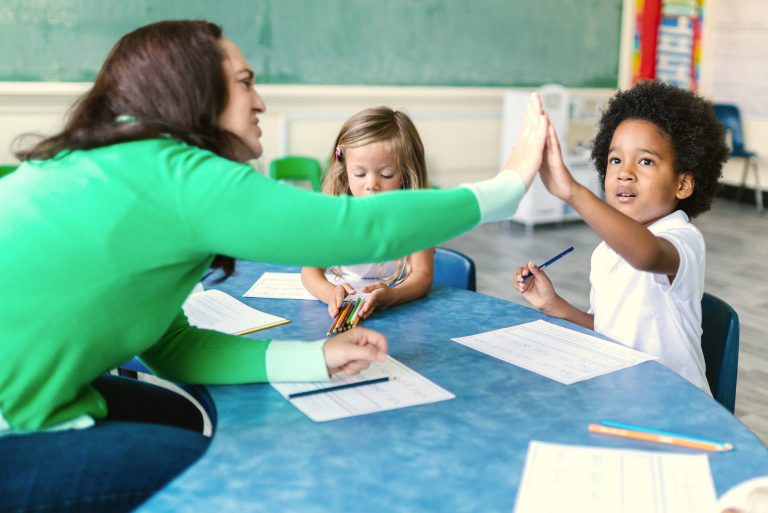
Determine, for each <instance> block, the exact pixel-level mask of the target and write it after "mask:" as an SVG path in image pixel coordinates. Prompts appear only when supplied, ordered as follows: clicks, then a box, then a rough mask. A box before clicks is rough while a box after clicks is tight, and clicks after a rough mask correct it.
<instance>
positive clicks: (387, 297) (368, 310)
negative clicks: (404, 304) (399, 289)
mask: <svg viewBox="0 0 768 513" xmlns="http://www.w3.org/2000/svg"><path fill="white" fill-rule="evenodd" d="M363 292H368V293H369V294H368V297H367V298H366V299H365V303H363V306H362V307H360V313H359V314H358V315H359V316H360V318H361V319H367V318H368V317H370V316H371V314H372V313H373V312H374V311H375V310H376V307H377V306H389V305H391V304H392V300H393V297H392V296H393V294H394V292H393V290H392V288H391V287H390V286H389V285H387V284H386V283H382V282H378V283H374V284H373V285H366V286H365V287H363Z"/></svg>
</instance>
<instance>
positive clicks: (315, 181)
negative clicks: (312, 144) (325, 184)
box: [269, 155, 323, 191]
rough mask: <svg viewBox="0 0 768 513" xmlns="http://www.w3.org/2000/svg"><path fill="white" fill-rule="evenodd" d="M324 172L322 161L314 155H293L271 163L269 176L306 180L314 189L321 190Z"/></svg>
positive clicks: (279, 178) (276, 178)
mask: <svg viewBox="0 0 768 513" xmlns="http://www.w3.org/2000/svg"><path fill="white" fill-rule="evenodd" d="M322 174H323V170H322V169H321V168H320V162H318V161H317V159H313V158H312V157H300V156H296V155H292V156H288V157H282V158H279V159H274V160H273V161H271V162H270V163H269V176H271V177H272V178H274V179H275V180H306V181H308V182H309V183H310V184H312V190H313V191H320V187H321V181H320V180H321V176H322Z"/></svg>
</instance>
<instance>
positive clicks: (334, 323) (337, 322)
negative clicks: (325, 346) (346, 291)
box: [325, 303, 346, 337]
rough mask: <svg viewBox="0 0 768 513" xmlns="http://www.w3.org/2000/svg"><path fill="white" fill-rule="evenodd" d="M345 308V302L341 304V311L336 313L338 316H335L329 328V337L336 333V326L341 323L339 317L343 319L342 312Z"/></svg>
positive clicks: (327, 334)
mask: <svg viewBox="0 0 768 513" xmlns="http://www.w3.org/2000/svg"><path fill="white" fill-rule="evenodd" d="M344 308H346V306H345V303H342V304H341V309H340V310H339V313H337V314H336V317H334V318H333V322H332V323H331V327H330V328H328V333H326V334H325V335H326V336H327V337H330V336H331V335H332V334H334V333H336V327H337V326H338V324H339V319H341V314H342V313H344Z"/></svg>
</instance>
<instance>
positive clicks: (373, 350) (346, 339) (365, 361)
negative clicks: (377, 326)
mask: <svg viewBox="0 0 768 513" xmlns="http://www.w3.org/2000/svg"><path fill="white" fill-rule="evenodd" d="M323 355H324V356H325V364H326V365H327V366H328V374H335V373H337V372H342V373H344V374H357V373H358V372H360V371H361V370H365V369H367V368H368V367H369V366H370V365H371V362H381V361H384V358H385V357H386V356H387V337H385V336H384V335H382V334H381V333H379V332H377V331H373V330H369V329H366V328H353V329H351V330H349V331H345V332H343V333H341V334H339V335H336V336H335V337H333V338H330V339H328V340H327V341H326V342H325V344H324V345H323Z"/></svg>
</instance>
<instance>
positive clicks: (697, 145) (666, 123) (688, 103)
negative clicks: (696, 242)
mask: <svg viewBox="0 0 768 513" xmlns="http://www.w3.org/2000/svg"><path fill="white" fill-rule="evenodd" d="M627 119H641V120H644V121H649V122H651V123H653V124H654V125H656V126H657V127H659V128H660V129H661V130H663V131H664V132H665V133H666V134H668V135H669V137H670V141H671V146H672V150H673V152H674V155H675V171H676V172H678V173H683V172H686V171H690V172H691V173H693V180H694V188H693V194H691V196H690V197H688V198H685V199H683V200H680V202H679V203H678V205H677V208H679V209H680V210H682V211H684V212H685V213H686V214H688V216H689V217H691V218H693V217H696V216H697V215H699V214H701V213H702V212H706V211H707V210H709V209H710V208H711V207H712V201H713V200H714V198H715V194H716V192H717V189H718V180H719V179H720V177H721V176H722V173H723V164H724V163H725V161H726V160H727V159H728V147H727V146H726V144H725V130H724V128H723V125H722V124H721V123H720V121H718V119H717V117H715V113H714V110H713V109H712V103H711V102H709V101H707V100H705V99H704V98H702V97H701V96H698V95H697V94H696V93H694V92H692V91H688V90H686V89H681V88H679V87H676V86H673V85H671V84H666V83H663V82H658V81H644V82H640V83H638V84H637V85H635V86H634V87H632V88H631V89H627V90H626V91H619V92H618V93H617V94H616V95H615V96H614V97H613V98H611V100H610V101H609V102H608V108H607V109H606V110H605V111H604V112H603V115H602V117H601V118H600V123H599V125H598V132H597V136H595V139H594V141H592V160H593V161H594V163H595V167H596V168H597V172H598V174H599V176H600V183H601V184H602V186H603V189H605V172H606V169H607V167H608V150H609V148H610V145H611V139H612V138H613V133H614V132H615V131H616V128H617V127H618V126H619V125H620V124H621V122H622V121H625V120H627Z"/></svg>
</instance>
